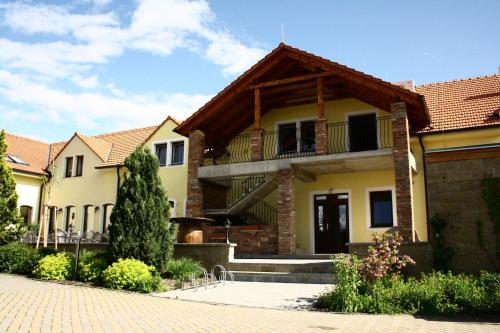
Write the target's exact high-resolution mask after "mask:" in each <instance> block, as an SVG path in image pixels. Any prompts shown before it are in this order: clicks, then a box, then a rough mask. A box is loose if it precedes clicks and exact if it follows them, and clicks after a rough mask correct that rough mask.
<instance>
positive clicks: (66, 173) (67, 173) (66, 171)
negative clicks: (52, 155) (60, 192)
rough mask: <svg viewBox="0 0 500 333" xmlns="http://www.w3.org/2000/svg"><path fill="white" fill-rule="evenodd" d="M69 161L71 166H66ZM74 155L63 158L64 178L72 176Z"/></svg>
mask: <svg viewBox="0 0 500 333" xmlns="http://www.w3.org/2000/svg"><path fill="white" fill-rule="evenodd" d="M69 161H71V167H70V168H68V162H69ZM73 168H74V156H66V157H65V159H64V178H71V177H73Z"/></svg>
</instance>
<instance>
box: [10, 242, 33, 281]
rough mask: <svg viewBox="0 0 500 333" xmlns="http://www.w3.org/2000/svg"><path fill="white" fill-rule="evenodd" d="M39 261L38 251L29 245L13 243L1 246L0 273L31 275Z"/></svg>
mask: <svg viewBox="0 0 500 333" xmlns="http://www.w3.org/2000/svg"><path fill="white" fill-rule="evenodd" d="M39 259H40V254H39V253H38V251H37V250H35V249H34V248H33V247H31V246H29V245H27V244H23V243H19V242H12V243H9V244H7V245H4V246H0V272H7V273H15V274H31V272H32V271H33V269H34V268H35V267H36V266H37V264H38V260H39Z"/></svg>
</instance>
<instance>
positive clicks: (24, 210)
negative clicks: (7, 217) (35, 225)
mask: <svg viewBox="0 0 500 333" xmlns="http://www.w3.org/2000/svg"><path fill="white" fill-rule="evenodd" d="M19 212H20V213H21V217H22V218H23V220H24V224H25V225H28V224H30V223H31V214H32V212H33V208H31V207H30V206H21V207H20V208H19Z"/></svg>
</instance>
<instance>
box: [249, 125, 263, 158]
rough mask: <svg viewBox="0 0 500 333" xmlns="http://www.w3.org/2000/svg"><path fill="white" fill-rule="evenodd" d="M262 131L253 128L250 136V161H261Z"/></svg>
mask: <svg viewBox="0 0 500 333" xmlns="http://www.w3.org/2000/svg"><path fill="white" fill-rule="evenodd" d="M263 132H264V130H263V129H262V128H254V129H253V130H252V133H251V134H250V154H251V160H252V161H262V160H263V159H264V156H263V151H264V150H263V144H264V141H263V138H262V133H263Z"/></svg>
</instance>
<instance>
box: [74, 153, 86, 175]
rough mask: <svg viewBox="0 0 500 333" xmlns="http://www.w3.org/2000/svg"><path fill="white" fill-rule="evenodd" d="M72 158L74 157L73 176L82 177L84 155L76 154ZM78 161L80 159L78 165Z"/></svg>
mask: <svg viewBox="0 0 500 333" xmlns="http://www.w3.org/2000/svg"><path fill="white" fill-rule="evenodd" d="M74 158H75V159H76V163H75V175H74V177H82V176H83V164H84V163H85V157H84V155H76V156H75V157H74ZM80 161H81V165H79V162H80ZM78 171H80V172H78Z"/></svg>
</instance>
